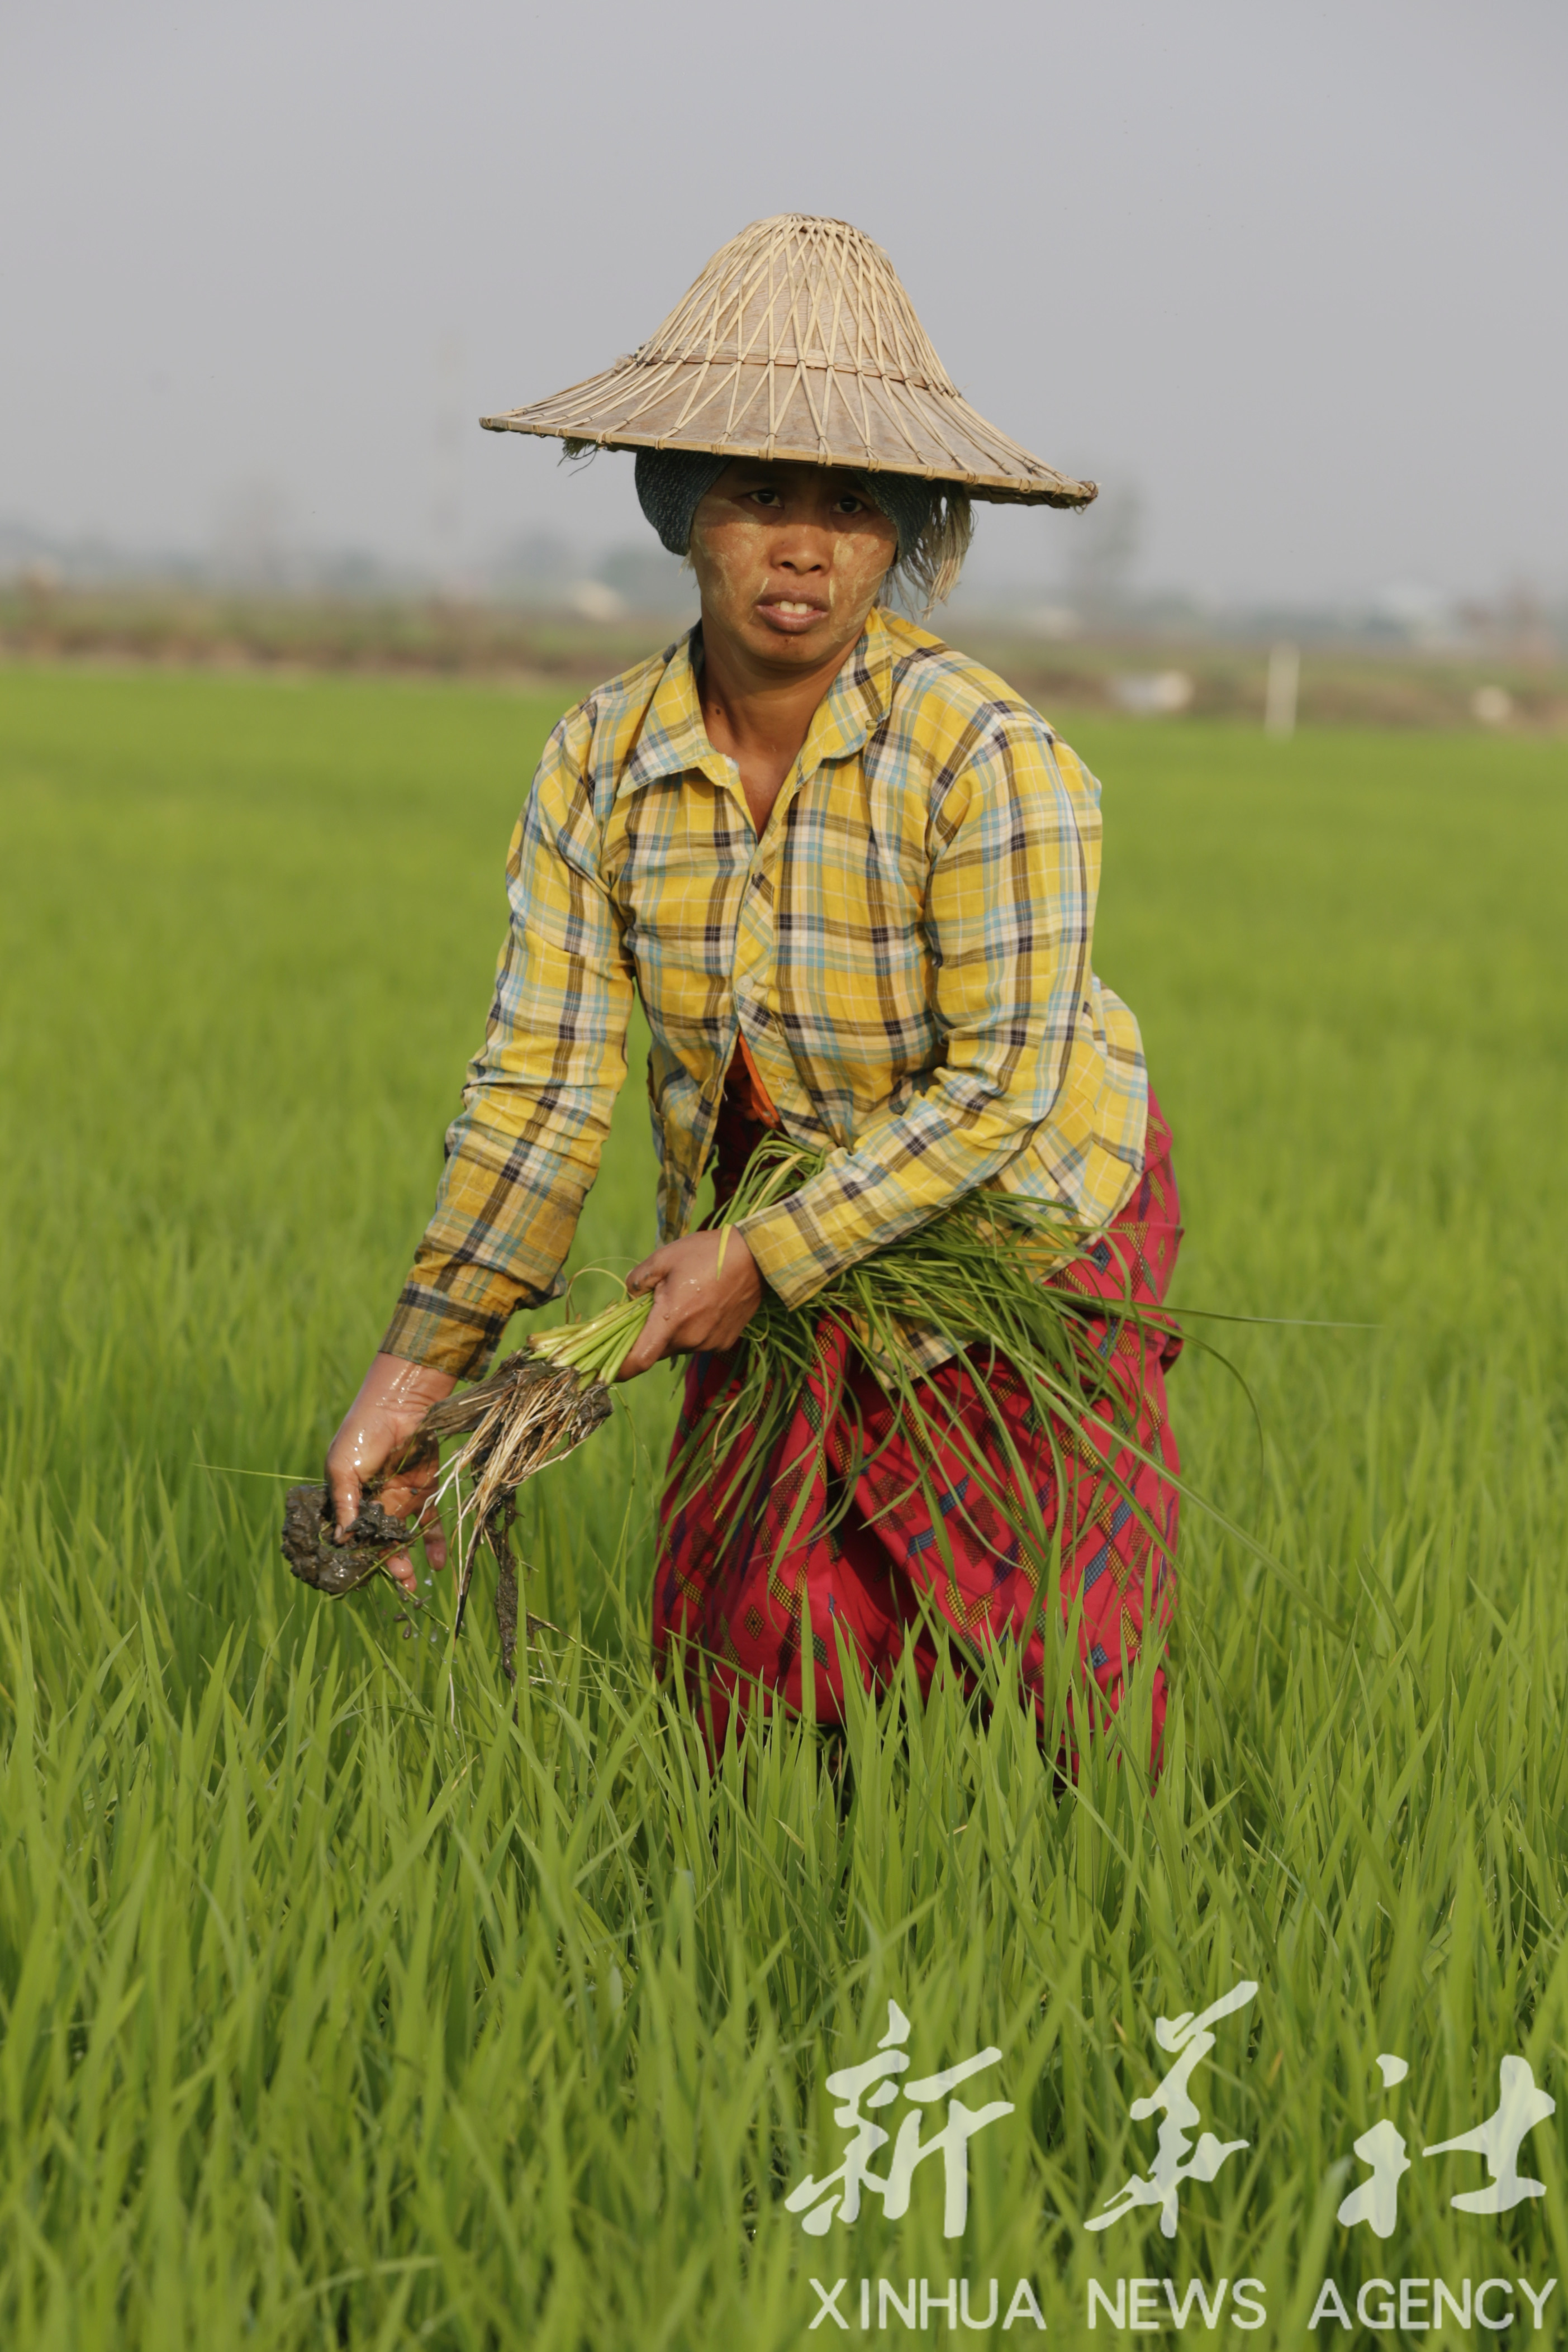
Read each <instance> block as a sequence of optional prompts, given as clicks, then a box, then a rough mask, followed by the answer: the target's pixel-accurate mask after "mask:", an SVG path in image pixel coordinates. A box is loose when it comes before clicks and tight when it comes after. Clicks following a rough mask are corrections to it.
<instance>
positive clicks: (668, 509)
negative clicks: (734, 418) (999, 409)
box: [637, 449, 936, 563]
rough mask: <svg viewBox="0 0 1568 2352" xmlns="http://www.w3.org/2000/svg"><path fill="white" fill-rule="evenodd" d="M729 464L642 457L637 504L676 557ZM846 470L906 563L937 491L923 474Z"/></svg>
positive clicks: (705, 456)
mask: <svg viewBox="0 0 1568 2352" xmlns="http://www.w3.org/2000/svg"><path fill="white" fill-rule="evenodd" d="M729 463H730V459H729V458H728V457H714V456H713V455H712V454H711V453H710V451H708V450H704V449H639V450H638V451H637V498H638V500H639V501H640V503H641V506H642V510H643V512H644V514H645V515H647V519H648V520H649V522H651V523H652V525H653V527H654V529H655V530H657V531H658V535H659V538H660V539H661V541H663V542H664V545H665V546H666V547H668V550H669V551H670V553H671V555H684V554H685V553H686V551H687V550H688V548H689V546H690V545H691V519H692V517H693V515H695V513H696V512H697V509H698V507H699V506H700V504H701V502H702V500H703V499H704V498H706V496H707V494H708V492H709V491H710V489H711V488H712V487H713V485H714V483H715V482H716V481H717V480H718V478H719V477H720V475H721V473H722V472H723V470H724V468H725V467H726V466H727V465H729ZM845 470H846V471H849V472H853V474H854V478H855V480H856V481H857V482H858V484H859V486H860V487H861V488H863V489H864V490H865V492H866V494H867V496H868V498H871V499H875V500H876V502H877V504H878V506H879V507H880V509H881V510H882V512H883V513H884V514H885V515H886V516H887V518H888V520H889V522H890V523H891V524H892V525H893V528H894V529H895V530H896V531H897V532H898V534H899V561H900V563H901V562H905V561H906V560H907V558H908V557H909V556H910V554H911V553H912V551H913V550H914V548H915V546H916V544H917V543H918V541H919V539H920V535H921V531H922V530H924V529H925V527H926V524H927V523H928V522H929V521H930V520H931V507H932V505H933V504H934V502H935V499H936V485H935V484H934V483H932V482H926V481H922V480H921V478H920V476H919V475H918V474H886V473H881V472H878V473H874V474H871V473H860V472H858V471H856V470H855V469H853V468H848V467H847V468H846V469H845Z"/></svg>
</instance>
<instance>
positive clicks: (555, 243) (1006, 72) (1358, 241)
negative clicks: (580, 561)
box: [0, 0, 1568, 598]
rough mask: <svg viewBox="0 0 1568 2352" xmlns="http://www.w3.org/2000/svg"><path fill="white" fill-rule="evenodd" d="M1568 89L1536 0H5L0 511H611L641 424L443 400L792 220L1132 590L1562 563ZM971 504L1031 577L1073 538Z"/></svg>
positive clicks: (1489, 575) (627, 325) (589, 531)
mask: <svg viewBox="0 0 1568 2352" xmlns="http://www.w3.org/2000/svg"><path fill="white" fill-rule="evenodd" d="M1565 100H1568V7H1564V6H1563V0H1477V5H1462V4H1461V0H1321V5H1307V0H1165V5H1161V6H1156V7H1150V6H1145V5H1136V0H1075V5H1063V0H965V5H951V0H950V5H934V0H907V5H902V6H899V7H895V6H890V5H887V0H875V5H872V4H871V0H794V5H790V6H788V7H782V8H781V7H776V6H775V7H768V8H763V7H757V6H746V7H742V6H740V5H728V6H726V5H716V4H715V0H662V5H641V6H637V7H633V6H630V5H624V0H622V5H584V0H576V5H572V0H565V5H563V0H555V5H552V6H551V7H549V8H542V7H539V6H536V5H518V0H511V4H510V5H505V4H504V0H445V5H440V6H436V5H429V0H426V5H411V0H265V5H262V4H261V0H250V5H244V6H240V5H232V0H203V5H177V0H48V5H37V0H28V5H23V0H0V218H3V220H4V223H5V227H4V230H3V232H0V316H3V318H4V337H5V364H4V367H3V369H0V519H10V520H27V521H30V522H32V523H34V524H36V525H37V526H40V527H42V528H45V529H47V530H51V531H58V532H70V533H76V532H89V531H98V532H103V533H107V534H110V535H111V536H113V537H115V538H117V539H120V540H122V541H135V542H140V543H142V544H149V543H157V544H162V545H180V544H184V545H187V546H198V545H202V544H205V543H207V542H209V541H211V540H212V537H213V535H214V532H215V530H216V529H217V528H218V527H219V526H220V524H221V523H222V521H223V519H224V518H225V517H226V516H230V517H232V515H233V514H234V512H235V511H236V510H237V509H242V508H243V507H244V504H245V502H246V500H247V499H252V500H254V499H256V498H257V497H258V495H261V496H264V497H265V498H269V499H274V500H277V501H281V502H285V503H286V510H287V514H288V517H289V527H290V529H291V530H292V531H293V532H294V533H295V534H296V535H297V536H298V537H299V538H300V540H302V541H309V542H310V543H311V544H314V545H317V546H341V545H344V544H358V545H361V546H363V547H366V548H369V549H373V550H375V551H381V552H383V553H386V554H390V555H393V556H396V557H401V558H405V559H409V558H412V559H415V560H419V559H428V558H430V557H431V556H432V555H435V556H437V557H439V558H441V559H442V560H449V559H450V555H451V546H452V541H453V537H454V526H453V513H454V509H455V510H456V511H457V513H458V516H459V517H460V526H459V527H460V533H461V541H462V544H463V546H464V547H465V548H466V549H467V550H468V553H469V554H470V555H471V556H477V555H479V554H480V553H482V552H483V551H487V550H489V548H491V547H493V546H494V545H495V544H496V543H497V542H498V541H501V540H504V539H506V538H509V537H511V536H515V535H517V534H519V533H521V532H523V531H526V530H531V529H552V530H561V531H563V532H565V533H566V534H568V535H569V536H571V537H573V538H574V539H578V540H582V541H586V542H588V543H591V544H603V543H605V541H613V540H616V539H625V538H630V537H633V536H635V535H637V534H638V533H640V532H641V531H642V530H643V529H644V528H645V526H643V525H642V523H641V521H640V519H639V518H638V517H637V513H636V509H635V505H634V501H633V495H632V487H631V461H630V459H629V458H627V457H603V458H600V459H598V460H596V461H595V463H594V464H593V465H592V466H590V467H587V468H586V469H585V470H584V469H576V470H574V469H571V468H565V467H561V466H560V465H559V464H558V463H557V460H556V456H555V452H554V445H552V444H547V443H537V442H531V441H528V440H525V439H523V438H521V437H519V436H505V437H501V436H492V435H489V434H481V433H480V432H479V430H478V428H477V425H475V424H474V423H473V420H474V419H475V418H477V416H478V415H479V412H480V411H481V409H486V410H488V409H492V408H500V407H509V406H512V405H515V404H518V403H520V402H522V401H524V400H531V399H534V398H537V397H539V396H541V395H542V394H545V393H547V392H551V391H553V390H555V389H557V388H558V387H560V386H561V385H563V384H565V383H570V382H572V381H573V380H574V379H575V378H577V377H580V376H584V375H587V374H589V373H592V372H594V371H595V369H597V368H599V367H602V366H604V365H605V364H607V363H608V362H609V361H611V360H613V359H614V358H615V357H616V355H617V353H619V352H623V351H626V350H627V349H628V348H630V346H631V345H633V344H634V343H636V342H637V341H640V340H641V339H642V338H643V337H644V336H645V335H647V333H648V332H649V331H651V330H652V328H653V327H654V326H655V325H656V324H657V323H658V320H659V319H660V318H661V317H662V316H663V315H664V313H665V311H666V310H668V308H669V307H670V306H671V305H672V304H673V303H674V301H675V300H676V299H677V298H678V297H679V295H680V293H681V292H682V291H683V290H684V289H685V288H686V286H687V285H688V284H689V281H690V280H691V278H693V277H694V276H695V275H696V273H697V271H698V270H699V269H700V267H701V265H702V264H703V262H704V261H705V260H706V259H707V257H708V256H709V255H710V253H711V252H712V251H713V250H714V249H715V248H716V247H718V246H720V245H721V244H722V243H723V242H724V240H725V239H726V238H727V237H729V236H732V235H733V234H734V233H735V231H736V230H738V229H739V228H741V227H742V226H744V225H745V224H746V223H747V222H748V221H751V220H753V219H756V218H758V217H759V216H761V215H764V214H768V213H774V212H781V211H788V210H798V211H805V212H821V213H831V214H837V215H840V216H842V217H845V218H847V219H849V220H852V221H854V222H856V223H857V224H858V226H861V227H862V228H864V229H866V230H868V231H869V232H870V234H871V235H872V236H875V237H876V238H877V239H878V240H879V243H881V244H882V245H884V246H885V247H887V249H888V251H889V253H890V255H891V257H892V258H893V261H894V263H895V265H896V267H897V268H898V269H899V271H900V275H901V276H902V278H903V280H904V283H905V285H906V286H907V288H908V289H909V290H910V295H911V296H912V298H913V299H914V302H915V304H916V307H917V309H918V310H919V311H920V313H921V318H922V320H923V321H924V323H925V325H926V327H927V329H928V331H930V333H931V338H932V340H933V341H934V342H935V344H936V346H937V349H938V350H939V352H941V353H942V358H943V360H944V361H945V362H946V364H947V366H948V367H949V369H950V370H951V372H952V373H953V375H954V376H955V377H956V378H957V379H958V381H959V383H960V384H961V385H962V386H963V390H964V391H965V393H966V394H968V396H969V397H970V398H971V399H972V400H973V401H974V402H975V403H976V404H977V405H978V406H979V407H980V408H981V409H982V410H984V412H985V413H986V414H987V415H990V416H992V417H993V418H994V420H995V422H996V423H997V424H999V425H1002V426H1004V427H1005V429H1006V430H1007V431H1008V432H1009V433H1011V434H1013V435H1014V436H1016V438H1018V439H1019V440H1021V441H1023V442H1024V443H1026V445H1027V446H1029V447H1031V448H1033V449H1035V450H1037V452H1038V453H1039V454H1040V455H1041V456H1042V457H1046V458H1047V459H1048V460H1049V461H1050V462H1052V463H1053V464H1056V465H1059V466H1062V467H1066V468H1068V470H1071V471H1074V472H1079V473H1089V474H1093V475H1095V476H1096V477H1098V478H1100V480H1101V481H1102V482H1105V483H1107V484H1108V485H1112V486H1120V485H1126V484H1128V483H1135V484H1136V485H1138V486H1139V488H1141V489H1142V496H1143V499H1144V504H1145V510H1146V533H1145V549H1144V554H1143V560H1142V567H1141V568H1142V574H1143V576H1144V577H1145V579H1147V580H1150V581H1153V582H1157V583H1176V584H1182V585H1186V586H1190V587H1193V588H1195V589H1197V590H1198V591H1200V592H1203V593H1210V594H1216V595H1221V596H1256V595H1262V596H1265V597H1290V598H1318V597H1333V596H1341V595H1352V596H1355V595H1360V594H1363V593H1368V592H1374V591H1376V590H1377V589H1379V588H1380V587H1383V586H1384V585H1386V584H1388V583H1394V582H1400V583H1426V584H1427V585H1429V586H1431V587H1433V588H1435V589H1438V590H1447V591H1471V592H1480V593H1486V592H1489V591H1491V590H1495V589H1497V588H1499V587H1500V586H1503V585H1505V584H1506V583H1509V582H1510V581H1513V580H1518V579H1521V578H1524V579H1531V580H1533V581H1534V582H1535V583H1537V584H1538V585H1540V586H1542V588H1545V589H1546V590H1548V591H1549V592H1551V593H1554V594H1556V593H1563V591H1564V589H1568V528H1565V526H1568V431H1565V430H1564V418H1565V416H1568V366H1565V361H1568V266H1565V264H1568V255H1565V251H1564V245H1565V238H1564V226H1565V223H1568V136H1565V135H1564V119H1565ZM459 418H460V419H461V425H460V430H459V427H458V419H459ZM454 443H455V444H456V446H455V447H454ZM982 522H983V527H984V530H985V532H986V535H987V538H988V541H989V543H990V551H991V559H992V562H993V563H994V564H995V565H998V566H1000V567H1002V568H1005V569H1006V570H1008V571H1011V572H1014V573H1016V574H1017V575H1018V576H1020V577H1022V576H1026V575H1034V576H1037V577H1039V578H1041V579H1048V578H1049V577H1051V576H1052V575H1053V574H1054V573H1055V572H1056V571H1057V570H1058V568H1059V567H1058V556H1059V551H1060V550H1061V549H1062V548H1063V547H1065V546H1067V545H1068V544H1070V541H1069V540H1068V534H1070V532H1071V531H1072V530H1074V529H1075V528H1078V527H1079V526H1078V525H1076V524H1075V522H1074V520H1073V519H1072V518H1068V517H1058V516H1052V515H1049V514H1044V515H1042V514H1040V513H1038V512H1035V513H1030V514H1017V513H1011V514H1009V513H1005V512H1000V513H999V512H998V511H997V510H995V509H990V510H985V511H984V512H983V516H982Z"/></svg>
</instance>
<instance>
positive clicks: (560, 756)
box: [381, 706, 633, 1379]
mask: <svg viewBox="0 0 1568 2352" xmlns="http://www.w3.org/2000/svg"><path fill="white" fill-rule="evenodd" d="M591 731H592V716H591V712H590V710H589V709H588V707H587V706H584V707H583V708H582V709H578V710H575V711H573V712H571V713H570V714H569V715H568V716H567V718H565V719H563V720H562V722H561V724H560V726H559V727H557V729H556V730H555V732H554V733H553V735H552V737H551V739H550V741H549V743H548V744H547V745H546V747H545V751H544V757H543V759H542V761H540V765H539V770H538V772H537V774H536V775H535V777H534V780H533V785H532V789H531V793H530V794H529V798H528V803H527V805H526V807H525V808H524V810H523V813H522V815H521V818H520V819H519V822H518V825H517V830H516V832H515V833H514V834H513V835H512V842H511V849H510V855H509V856H508V860H507V893H508V898H509V899H510V907H511V922H510V929H509V931H508V934H507V939H506V941H505V944H504V946H503V947H502V949H501V953H500V962H499V964H498V966H497V971H496V987H495V996H494V1000H493V1002H492V1003H491V1006H490V1013H489V1024H488V1025H487V1029H486V1034H485V1043H484V1045H483V1047H482V1049H481V1051H480V1052H479V1055H478V1056H477V1057H476V1059H475V1060H474V1061H473V1062H472V1063H471V1064H470V1065H469V1068H468V1083H467V1085H466V1086H465V1087H464V1089H463V1108H462V1110H461V1111H460V1113H459V1114H458V1118H456V1119H455V1120H454V1122H453V1124H452V1126H451V1127H450V1128H449V1129H448V1130H447V1165H446V1171H445V1173H444V1174H443V1176H442V1180H441V1187H440V1191H439V1192H438V1194H437V1201H436V1211H435V1214H434V1216H433V1217H432V1218H431V1220H430V1223H429V1225H428V1227H427V1228H426V1234H425V1238H424V1240H423V1242H422V1243H421V1244H420V1246H419V1250H418V1254H417V1255H416V1258H415V1261H414V1265H413V1267H412V1270H411V1271H410V1274H409V1276H408V1280H407V1282H406V1283H405V1286H404V1289H403V1292H402V1295H401V1297H399V1299H398V1302H397V1307H396V1310H395V1313H394V1315H393V1318H392V1322H391V1325H390V1326H389V1328H388V1329H387V1332H386V1335H385V1337H384V1339H383V1340H382V1343H381V1344H382V1348H383V1350H384V1352H385V1353H386V1354H387V1355H392V1356H403V1357H406V1358H408V1359H410V1360H412V1361H413V1362H415V1363H418V1364H430V1365H434V1366H436V1367H437V1369H439V1370H443V1371H448V1372H452V1373H454V1374H456V1375H457V1377H458V1379H468V1378H470V1377H472V1376H473V1375H474V1374H475V1373H476V1372H478V1371H479V1370H482V1369H483V1367H484V1365H485V1364H486V1363H487V1362H488V1360H489V1356H490V1354H491V1352H492V1350H493V1349H494V1348H495V1345H496V1342H497V1340H498V1339H500V1335H501V1333H502V1331H503V1330H504V1329H505V1328H506V1324H507V1320H508V1318H509V1317H510V1315H511V1314H512V1313H513V1312H514V1310H515V1309H516V1308H518V1307H537V1306H540V1305H542V1303H543V1301H544V1300H545V1299H547V1298H552V1297H557V1296H558V1295H559V1293H560V1290H561V1287H562V1284H561V1265H562V1262H563V1259H564V1257H565V1255H566V1253H567V1251H568V1249H569V1248H570V1247H571V1244H572V1235H573V1233H574V1230H575V1227H576V1223H577V1218H578V1215H579V1213H580V1212H581V1209H582V1206H583V1202H584V1197H585V1195H586V1193H587V1191H588V1188H589V1186H590V1185H591V1184H592V1183H593V1181H594V1178H595V1174H596V1173H597V1171H598V1166H599V1155H600V1152H601V1150H603V1148H604V1142H605V1136H606V1135H607V1133H608V1132H609V1125H610V1113H611V1111H612V1109H613V1108H614V1105H615V1098H616V1093H617V1092H618V1090H619V1087H620V1085H621V1082H622V1080H623V1079H624V1077H625V1076H626V1024H627V1021H628V1018H629V1015H630V1012H631V1005H632V994H633V982H632V971H631V966H630V962H629V961H628V958H627V956H626V950H625V946H624V943H623V940H622V938H621V932H620V927H619V924H618V923H617V921H616V916H615V912H614V909H613V908H612V907H611V904H610V901H609V897H608V894H607V892H606V890H605V885H604V882H603V880H602V878H601V877H600V873H599V866H598V828H597V824H596V823H595V812H594V807H593V802H592V797H591V793H590V789H589V784H588V781H587V778H586V775H585V773H584V768H585V762H586V756H587V749H588V743H589V739H590V735H591Z"/></svg>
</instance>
